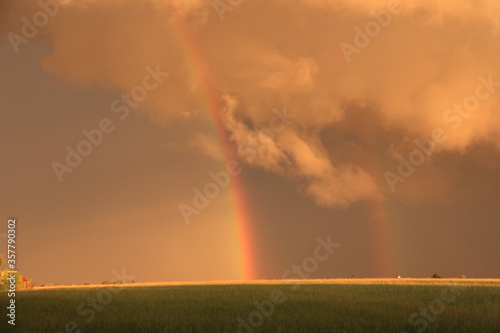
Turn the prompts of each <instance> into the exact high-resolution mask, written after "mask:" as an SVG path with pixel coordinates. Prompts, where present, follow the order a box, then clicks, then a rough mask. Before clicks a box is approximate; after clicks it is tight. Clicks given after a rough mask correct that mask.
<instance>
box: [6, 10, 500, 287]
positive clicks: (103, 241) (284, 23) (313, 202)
mask: <svg viewBox="0 0 500 333" xmlns="http://www.w3.org/2000/svg"><path fill="white" fill-rule="evenodd" d="M44 3H46V4H47V5H46V7H45V9H44V8H42V7H41V5H40V4H39V3H37V2H33V1H27V0H17V1H15V0H4V1H0V33H1V35H2V36H1V38H0V69H1V76H0V94H1V96H0V97H1V98H0V110H1V117H2V118H1V119H0V126H1V131H0V133H1V134H0V135H1V136H2V137H1V140H0V146H1V152H2V156H3V163H2V166H1V172H0V181H1V184H2V191H1V197H0V199H1V202H2V205H1V212H2V219H3V220H4V221H5V223H4V225H5V226H4V227H2V226H1V224H0V234H2V233H6V231H5V230H6V223H7V219H8V218H10V217H16V218H17V219H18V221H19V224H18V225H19V226H18V235H17V237H18V261H19V269H20V270H21V271H22V272H23V274H24V275H26V276H29V277H31V278H33V279H34V280H35V281H36V282H38V283H40V284H42V283H83V282H87V281H88V282H101V281H103V280H109V279H110V278H112V273H111V271H112V270H113V269H121V268H122V267H125V268H126V269H127V272H130V274H133V275H134V276H135V277H136V281H142V282H145V281H192V280H203V281H204V280H235V279H256V278H267V279H275V278H281V276H282V275H283V273H284V272H285V271H286V270H288V269H289V268H290V267H292V265H294V264H300V263H301V262H303V260H305V258H307V257H310V256H311V255H312V253H313V251H314V249H315V247H316V246H317V238H318V237H323V238H325V237H327V236H328V235H331V238H332V239H333V240H334V241H335V242H336V243H339V244H341V246H340V247H339V248H338V249H336V250H335V254H334V255H332V256H331V258H329V259H328V260H327V261H324V262H321V263H320V265H319V266H318V268H317V269H315V270H314V272H311V273H310V277H311V278H329V277H350V276H351V275H353V274H356V275H357V276H363V277H392V276H394V275H396V273H398V272H399V273H400V274H402V275H403V276H408V277H429V276H431V275H432V274H433V273H435V272H437V273H439V274H441V275H443V276H450V277H452V276H459V275H460V274H466V275H467V276H471V277H496V278H498V277H499V275H500V270H499V268H498V265H497V262H498V254H497V253H499V245H498V242H497V238H498V237H497V236H498V233H499V231H500V229H499V228H500V227H499V224H498V217H499V216H500V205H498V198H499V195H500V178H499V177H498V171H499V170H500V155H499V149H500V145H499V142H500V116H499V113H498V110H499V106H500V65H499V62H498V59H497V57H498V54H499V52H500V38H499V37H500V36H499V35H500V31H499V28H500V25H499V23H500V16H498V14H497V13H499V9H500V8H499V7H500V5H499V4H498V2H496V1H492V0H491V1H488V0H484V1H481V2H480V3H474V4H473V2H460V3H453V2H444V3H435V2H433V1H430V0H423V1H418V2H416V1H412V2H410V1H383V0H373V1H368V0H365V1H363V0H356V1H353V0H350V1H348V0H321V1H320V0H297V1H286V0H273V1H264V0H245V1H241V2H238V1H234V2H232V3H233V4H232V5H231V4H229V3H228V2H227V1H225V0H221V1H219V2H213V3H212V2H210V1H204V0H190V1H186V0H167V1H166V0H161V1H160V0H82V1H60V3H59V2H57V1H56V0H45V2H44ZM214 3H218V4H219V5H218V7H214V5H213V4H214ZM221 4H222V5H221ZM44 18H46V20H45V19H44ZM37 20H38V21H37ZM27 22H28V23H27ZM35 23H36V24H37V25H38V26H37V25H35ZM27 24H29V25H31V24H33V26H31V27H30V26H27ZM154 73H156V74H154ZM167 73H168V74H167ZM127 95H128V96H129V97H128V98H129V99H128V101H127V100H126V99H124V97H123V96H127ZM134 96H135V97H134ZM125 98H126V97H125ZM103 119H104V125H103ZM106 119H107V120H106ZM97 128H99V129H100V131H102V138H100V139H99V140H98V141H99V144H97V145H91V146H90V147H91V148H90V149H91V152H89V153H88V154H86V155H87V156H83V157H81V161H80V162H76V164H78V165H77V166H74V167H72V166H70V165H69V164H68V161H66V157H67V154H68V150H67V149H68V147H69V149H70V150H71V149H74V150H75V151H77V150H78V147H80V148H81V149H85V147H84V146H85V144H82V143H81V142H82V141H85V140H89V139H88V138H87V137H86V136H85V133H88V132H91V133H96V132H95V131H94V132H92V131H93V130H95V129H97ZM103 129H104V130H103ZM106 130H107V132H106ZM85 131H87V132H85ZM98 136H99V135H98ZM96 138H97V137H96ZM96 140H97V139H96ZM87 148H88V147H87ZM54 163H56V164H57V165H58V166H59V167H55V166H54V165H55V164H54ZM61 165H63V166H65V167H66V168H69V169H71V170H70V171H68V169H57V168H60V167H61ZM229 169H232V170H233V171H234V170H236V169H237V170H238V171H237V172H234V174H233V175H231V176H230V177H229V178H228V182H227V184H224V185H223V186H220V185H219V188H214V187H212V188H210V186H211V185H207V184H210V183H213V184H217V181H216V180H214V175H219V176H220V175H221V174H222V173H226V172H228V170H229ZM57 170H59V171H57ZM61 170H65V171H64V172H62V171H61ZM228 174H229V173H228ZM220 177H222V178H219V182H222V183H224V182H225V178H224V177H223V176H220ZM207 186H208V191H209V194H208V195H206V194H205V195H206V196H208V197H209V198H208V199H206V200H204V199H199V198H198V199H196V198H194V197H195V196H196V195H197V194H196V193H198V192H197V191H198V190H200V192H202V193H205V192H206V189H207ZM210 191H212V192H210ZM210 193H212V194H213V195H211V194H210ZM210 196H212V197H210ZM193 199H194V200H195V201H196V200H198V201H197V203H196V202H193ZM205 201H206V202H205ZM196 205H198V207H196ZM187 206H189V207H190V208H189V209H188V210H186V208H185V207H187ZM202 206H203V207H202ZM181 207H184V208H181ZM186 216H188V217H187V218H186ZM187 222H189V223H187ZM0 240H3V238H0ZM4 245H5V242H4V241H2V243H0V253H3V254H4V255H5V253H6V250H5V246H4Z"/></svg>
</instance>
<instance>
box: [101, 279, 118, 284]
mask: <svg viewBox="0 0 500 333" xmlns="http://www.w3.org/2000/svg"><path fill="white" fill-rule="evenodd" d="M121 283H122V282H121V281H118V280H106V281H103V282H102V284H121Z"/></svg>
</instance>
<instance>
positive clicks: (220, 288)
mask: <svg viewBox="0 0 500 333" xmlns="http://www.w3.org/2000/svg"><path fill="white" fill-rule="evenodd" d="M7 302H8V298H7V295H6V293H2V294H1V295H0V304H1V309H2V315H1V317H0V318H2V319H1V323H0V331H1V332H27V333H33V332H120V333H122V332H123V333H124V332H175V333H184V332H217V333H222V332H245V333H250V332H317V333H320V332H404V331H407V332H424V331H425V332H454V333H457V332H500V281H499V280H469V279H467V280H426V279H418V280H413V279H397V280H396V279H378V280H375V279H359V280H311V281H297V282H295V283H294V282H290V281H286V282H283V281H262V282H257V283H199V284H133V285H124V286H121V287H116V286H113V287H109V286H107V287H105V286H85V287H68V288H61V287H59V288H38V289H36V290H28V291H22V292H18V293H17V295H16V326H15V328H14V327H12V326H11V325H8V324H7V320H8V318H6V315H5V314H6V311H7V310H6V307H5V306H4V305H7V304H8V303H7ZM410 322H411V324H410Z"/></svg>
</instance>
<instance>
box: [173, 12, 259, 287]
mask: <svg viewBox="0 0 500 333" xmlns="http://www.w3.org/2000/svg"><path fill="white" fill-rule="evenodd" d="M171 22H172V24H173V26H174V28H175V31H174V33H175V34H176V35H177V37H178V41H179V44H180V46H181V48H182V50H183V51H184V54H185V57H186V60H187V64H188V66H189V70H190V71H191V75H192V77H193V78H194V79H196V81H197V83H198V85H199V87H200V90H201V94H202V96H200V97H201V100H202V102H203V104H204V105H203V107H204V109H205V110H206V111H207V113H208V115H209V116H210V119H211V121H212V125H213V129H214V131H215V132H216V133H215V134H216V136H217V140H218V143H219V146H220V147H221V150H222V152H223V153H224V156H225V159H226V161H231V160H236V154H235V151H234V149H233V147H232V145H231V142H230V137H229V133H228V132H227V130H226V128H225V126H224V123H223V120H222V117H221V110H222V106H221V104H220V98H221V97H220V96H219V95H218V94H217V90H216V88H215V84H214V82H213V81H212V79H211V77H210V71H209V68H208V66H207V63H206V61H205V59H204V58H203V53H202V52H201V51H200V49H199V48H198V43H197V42H196V40H195V39H194V38H193V35H192V34H191V32H190V30H189V27H188V26H187V25H186V23H185V22H184V21H183V19H182V18H181V17H177V18H175V19H173V20H171ZM230 193H231V194H230V197H231V198H230V200H231V206H232V210H233V211H232V213H231V219H232V220H233V221H232V222H231V228H232V232H233V233H234V235H235V238H236V242H237V245H236V246H237V252H238V255H237V257H238V258H237V260H238V261H239V262H238V265H239V267H238V270H239V272H238V274H239V277H240V278H241V279H244V280H252V279H255V278H256V267H255V258H254V250H253V248H252V230H251V225H250V218H249V212H248V210H247V207H246V199H245V192H244V188H243V182H242V179H241V177H240V176H233V177H232V179H231V182H230Z"/></svg>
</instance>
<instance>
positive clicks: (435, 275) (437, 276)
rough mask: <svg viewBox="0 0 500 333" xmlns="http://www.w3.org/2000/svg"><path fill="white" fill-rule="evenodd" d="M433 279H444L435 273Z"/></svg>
mask: <svg viewBox="0 0 500 333" xmlns="http://www.w3.org/2000/svg"><path fill="white" fill-rule="evenodd" d="M432 278H433V279H442V278H443V277H442V276H441V275H439V274H438V273H434V274H432Z"/></svg>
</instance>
